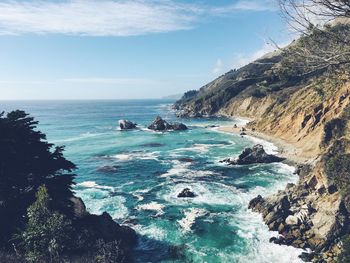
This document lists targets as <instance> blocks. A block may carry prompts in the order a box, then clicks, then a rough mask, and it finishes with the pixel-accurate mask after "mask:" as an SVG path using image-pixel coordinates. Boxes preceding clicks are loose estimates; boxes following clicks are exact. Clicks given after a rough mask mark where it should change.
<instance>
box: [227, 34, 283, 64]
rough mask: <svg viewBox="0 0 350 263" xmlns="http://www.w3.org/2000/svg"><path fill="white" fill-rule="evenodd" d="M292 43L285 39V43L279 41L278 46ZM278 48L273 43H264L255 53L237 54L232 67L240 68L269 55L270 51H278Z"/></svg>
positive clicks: (281, 46)
mask: <svg viewBox="0 0 350 263" xmlns="http://www.w3.org/2000/svg"><path fill="white" fill-rule="evenodd" d="M289 43H290V41H289V40H288V41H285V42H283V43H279V44H278V47H279V48H283V47H285V46H287V45H288V44H289ZM277 49H278V48H277V47H276V45H275V44H272V43H264V45H263V46H262V47H261V48H260V49H258V50H256V51H255V52H253V53H250V54H235V56H234V59H233V63H232V68H235V69H238V68H241V67H243V66H245V65H247V64H249V63H251V62H253V61H255V60H257V59H259V58H261V57H263V56H265V55H267V54H268V53H270V52H273V51H276V50H277Z"/></svg>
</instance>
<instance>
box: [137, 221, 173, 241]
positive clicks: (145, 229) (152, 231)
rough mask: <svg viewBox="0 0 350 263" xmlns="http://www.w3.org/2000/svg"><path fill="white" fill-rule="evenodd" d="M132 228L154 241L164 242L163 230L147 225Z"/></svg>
mask: <svg viewBox="0 0 350 263" xmlns="http://www.w3.org/2000/svg"><path fill="white" fill-rule="evenodd" d="M133 228H134V229H135V230H136V231H137V232H138V233H139V234H140V235H144V236H148V237H150V238H152V239H155V240H164V239H165V238H166V235H167V231H166V230H165V229H163V228H160V227H158V226H156V225H153V224H151V225H148V226H142V225H135V226H133Z"/></svg>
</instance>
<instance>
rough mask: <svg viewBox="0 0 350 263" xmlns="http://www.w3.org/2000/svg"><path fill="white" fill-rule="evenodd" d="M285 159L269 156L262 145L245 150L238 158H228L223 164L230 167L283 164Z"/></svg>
mask: <svg viewBox="0 0 350 263" xmlns="http://www.w3.org/2000/svg"><path fill="white" fill-rule="evenodd" d="M283 160H284V159H283V158H281V157H278V156H275V155H272V154H267V153H266V152H265V150H264V147H263V146H262V145H260V144H257V145H255V146H253V147H252V148H245V149H244V150H243V152H242V153H241V154H240V155H239V156H238V158H235V159H232V158H228V159H225V160H222V161H221V162H224V163H228V164H230V165H244V164H254V163H274V162H281V161H283Z"/></svg>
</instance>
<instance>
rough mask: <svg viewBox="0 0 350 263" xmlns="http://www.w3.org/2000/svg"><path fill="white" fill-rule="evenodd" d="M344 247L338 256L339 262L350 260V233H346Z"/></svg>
mask: <svg viewBox="0 0 350 263" xmlns="http://www.w3.org/2000/svg"><path fill="white" fill-rule="evenodd" d="M342 242H343V249H342V252H341V254H340V255H339V257H338V261H337V262H338V263H348V262H350V235H346V236H345V237H344V238H343V240H342Z"/></svg>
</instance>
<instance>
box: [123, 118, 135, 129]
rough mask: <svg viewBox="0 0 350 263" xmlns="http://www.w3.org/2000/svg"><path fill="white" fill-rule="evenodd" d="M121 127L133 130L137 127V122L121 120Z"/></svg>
mask: <svg viewBox="0 0 350 263" xmlns="http://www.w3.org/2000/svg"><path fill="white" fill-rule="evenodd" d="M118 123H119V127H120V129H121V130H132V129H135V128H136V126H137V124H136V123H133V122H131V121H128V120H119V122H118Z"/></svg>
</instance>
